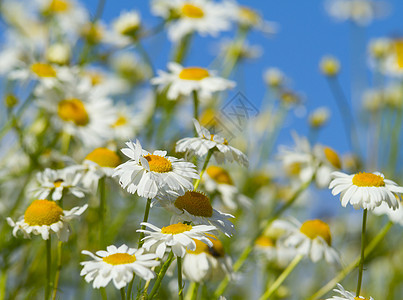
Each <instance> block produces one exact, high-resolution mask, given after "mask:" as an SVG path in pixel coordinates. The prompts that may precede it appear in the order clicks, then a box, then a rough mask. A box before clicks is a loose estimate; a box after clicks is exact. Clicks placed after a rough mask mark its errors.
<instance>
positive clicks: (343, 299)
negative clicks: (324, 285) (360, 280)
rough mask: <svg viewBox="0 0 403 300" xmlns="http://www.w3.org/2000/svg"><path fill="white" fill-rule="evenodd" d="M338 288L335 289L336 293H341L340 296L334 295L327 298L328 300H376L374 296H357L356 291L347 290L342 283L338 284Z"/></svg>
mask: <svg viewBox="0 0 403 300" xmlns="http://www.w3.org/2000/svg"><path fill="white" fill-rule="evenodd" d="M337 287H338V289H334V290H333V291H335V292H336V293H338V294H340V296H333V297H332V298H327V299H326V300H374V298H372V297H369V298H364V297H363V296H358V297H356V296H355V293H351V292H349V291H346V290H345V289H344V288H343V286H342V285H341V284H339V283H338V284H337Z"/></svg>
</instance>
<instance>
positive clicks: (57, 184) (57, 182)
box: [53, 179, 64, 188]
mask: <svg viewBox="0 0 403 300" xmlns="http://www.w3.org/2000/svg"><path fill="white" fill-rule="evenodd" d="M63 182H64V180H63V179H56V180H55V181H53V185H54V186H55V188H58V187H60V186H61V185H62V183H63Z"/></svg>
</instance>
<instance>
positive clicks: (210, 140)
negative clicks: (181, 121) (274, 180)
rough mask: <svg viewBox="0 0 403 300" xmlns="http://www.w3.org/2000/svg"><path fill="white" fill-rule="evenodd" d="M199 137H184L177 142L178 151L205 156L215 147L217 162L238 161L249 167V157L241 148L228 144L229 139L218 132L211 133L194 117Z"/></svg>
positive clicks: (214, 153) (214, 155)
mask: <svg viewBox="0 0 403 300" xmlns="http://www.w3.org/2000/svg"><path fill="white" fill-rule="evenodd" d="M193 123H194V126H195V128H196V131H197V135H198V137H191V138H184V139H181V140H179V141H178V142H176V148H175V150H176V152H187V154H191V155H193V154H195V155H197V156H199V157H203V156H204V155H206V154H207V152H208V151H209V150H210V149H214V150H215V151H214V152H213V157H214V158H215V160H216V161H217V163H224V162H225V161H226V160H227V161H229V162H232V161H236V162H238V163H239V164H241V165H243V166H245V167H247V166H248V165H249V161H248V158H247V157H246V155H245V154H243V153H242V152H241V151H240V150H238V149H236V148H234V147H232V146H230V145H228V141H227V140H226V139H225V138H223V137H221V136H219V135H218V134H211V133H210V131H208V130H207V129H206V128H205V127H203V126H201V125H200V124H199V122H198V121H197V120H196V119H193Z"/></svg>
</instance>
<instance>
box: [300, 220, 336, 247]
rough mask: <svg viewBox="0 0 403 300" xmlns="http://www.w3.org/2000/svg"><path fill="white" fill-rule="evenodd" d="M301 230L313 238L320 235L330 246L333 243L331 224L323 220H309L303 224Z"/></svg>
mask: <svg viewBox="0 0 403 300" xmlns="http://www.w3.org/2000/svg"><path fill="white" fill-rule="evenodd" d="M300 231H301V232H302V233H303V234H305V235H306V236H307V237H309V238H310V239H311V240H313V239H315V238H316V237H318V236H320V237H321V238H323V239H324V240H325V241H326V243H327V244H328V245H329V246H330V245H331V243H332V236H331V234H330V228H329V225H327V224H326V223H325V222H323V221H321V220H317V219H316V220H309V221H306V222H305V223H303V224H302V226H301V228H300Z"/></svg>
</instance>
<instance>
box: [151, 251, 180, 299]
mask: <svg viewBox="0 0 403 300" xmlns="http://www.w3.org/2000/svg"><path fill="white" fill-rule="evenodd" d="M174 259H175V256H174V254H173V252H172V251H171V253H169V256H168V259H167V261H166V262H165V263H164V264H163V265H162V267H161V270H160V272H159V273H158V277H157V279H156V280H155V283H154V286H153V289H152V290H151V293H150V295H149V296H148V299H150V300H151V299H152V298H153V297H154V296H156V294H157V292H158V290H159V288H160V285H161V281H162V279H163V278H164V276H165V273H166V272H167V270H168V268H169V266H170V265H171V263H172V261H173V260H174Z"/></svg>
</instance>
